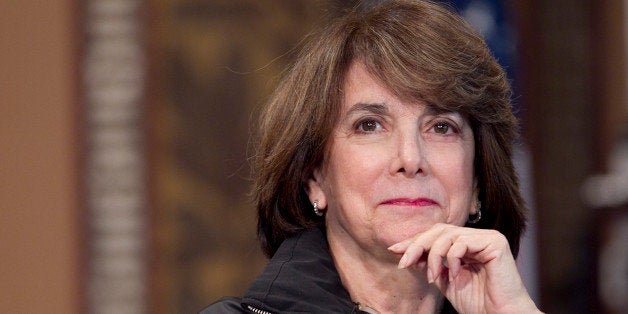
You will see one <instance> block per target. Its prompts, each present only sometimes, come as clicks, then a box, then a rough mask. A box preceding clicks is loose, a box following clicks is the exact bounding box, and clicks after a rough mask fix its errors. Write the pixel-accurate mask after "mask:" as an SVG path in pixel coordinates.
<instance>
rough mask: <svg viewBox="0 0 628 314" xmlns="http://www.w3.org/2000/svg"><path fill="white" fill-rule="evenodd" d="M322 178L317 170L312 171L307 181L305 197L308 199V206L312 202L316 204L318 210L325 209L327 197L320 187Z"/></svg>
mask: <svg viewBox="0 0 628 314" xmlns="http://www.w3.org/2000/svg"><path fill="white" fill-rule="evenodd" d="M322 182H323V181H322V176H321V173H320V171H319V170H318V169H314V172H313V174H312V177H311V178H310V179H308V180H307V195H308V197H309V198H310V204H313V203H314V201H316V202H318V208H320V209H324V208H327V195H325V191H324V190H323V186H322Z"/></svg>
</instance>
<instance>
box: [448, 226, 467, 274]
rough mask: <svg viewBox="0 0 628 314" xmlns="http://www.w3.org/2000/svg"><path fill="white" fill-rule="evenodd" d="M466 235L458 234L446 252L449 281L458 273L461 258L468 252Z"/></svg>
mask: <svg viewBox="0 0 628 314" xmlns="http://www.w3.org/2000/svg"><path fill="white" fill-rule="evenodd" d="M465 239H466V237H464V236H460V237H458V238H457V239H456V241H455V242H454V244H452V245H451V247H450V248H449V251H448V252H447V264H448V267H449V281H450V282H451V281H453V280H455V279H456V277H457V276H458V274H459V273H460V267H461V265H462V259H463V257H464V256H465V255H466V254H467V252H468V246H467V242H466V241H465Z"/></svg>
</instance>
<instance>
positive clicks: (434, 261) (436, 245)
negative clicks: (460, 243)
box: [427, 229, 455, 280]
mask: <svg viewBox="0 0 628 314" xmlns="http://www.w3.org/2000/svg"><path fill="white" fill-rule="evenodd" d="M454 241H455V235H454V234H451V232H447V230H446V229H445V230H443V231H442V233H441V234H440V235H439V236H438V237H437V238H436V240H434V242H433V243H432V246H431V247H430V248H429V250H430V251H429V254H428V256H427V268H428V270H429V271H430V272H431V274H433V275H434V277H433V278H428V280H429V279H432V280H436V279H438V278H439V277H440V276H441V275H442V273H443V271H447V270H445V267H444V265H443V261H444V260H445V258H446V256H447V252H448V251H449V248H450V247H451V245H452V244H453V242H454ZM447 262H448V261H447ZM428 277H429V276H428Z"/></svg>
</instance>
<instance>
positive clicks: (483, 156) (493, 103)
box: [253, 0, 525, 256]
mask: <svg viewBox="0 0 628 314" xmlns="http://www.w3.org/2000/svg"><path fill="white" fill-rule="evenodd" d="M354 60H359V61H360V62H363V63H364V65H365V66H366V68H367V69H368V71H369V72H370V74H371V75H373V77H375V78H376V79H378V80H379V81H381V82H382V83H383V84H384V85H385V86H386V87H387V88H388V89H389V90H390V91H391V92H393V93H394V94H395V95H396V96H397V97H399V98H401V99H404V100H414V101H418V100H422V101H425V102H427V103H428V104H429V105H430V106H434V107H437V108H439V109H443V110H447V111H456V112H460V113H461V114H463V115H466V116H467V117H468V118H469V120H470V123H471V126H472V129H473V134H474V139H475V143H476V145H475V147H476V148H475V149H476V152H475V156H476V157H475V162H474V167H475V169H474V172H475V175H476V178H477V180H478V186H479V188H480V193H479V200H480V201H481V202H482V220H481V221H480V222H479V223H477V224H475V225H473V226H474V227H477V228H491V229H496V230H498V231H500V232H501V233H503V234H504V235H505V236H506V238H507V239H508V242H509V244H510V248H511V250H512V252H513V254H514V255H515V256H516V255H517V252H518V249H519V238H520V236H521V234H522V232H523V230H524V227H525V218H524V212H525V207H524V204H523V200H522V197H521V195H520V191H519V187H518V182H517V181H518V180H517V177H516V175H515V172H514V167H513V163H512V160H511V156H512V144H513V141H514V140H515V138H516V136H517V134H518V126H517V121H516V119H515V117H514V116H513V114H512V108H511V101H510V97H511V92H510V85H509V83H508V80H507V78H506V75H505V73H504V71H503V69H502V68H501V67H500V66H499V65H498V63H497V62H496V61H495V59H494V58H493V56H492V55H491V54H490V52H489V51H488V48H487V47H486V44H485V43H484V41H483V39H482V38H481V37H480V35H478V34H477V33H476V32H475V31H473V30H472V29H471V27H470V26H469V25H468V24H467V23H466V22H464V21H463V20H462V19H461V18H460V17H459V16H458V15H457V14H455V13H452V12H450V11H449V10H448V9H447V8H444V7H441V6H439V5H437V4H434V3H431V2H427V1H410V0H393V1H385V2H384V3H382V4H379V5H376V6H371V7H369V8H364V7H356V8H355V9H354V10H353V11H351V12H349V13H348V14H346V15H344V16H342V17H340V18H338V19H337V20H336V21H334V22H332V23H330V24H329V25H328V26H327V27H325V28H324V29H322V30H321V31H320V32H319V33H318V34H317V35H315V36H312V37H311V38H310V39H309V41H307V42H306V44H305V45H304V46H303V47H302V50H301V52H300V54H299V55H298V57H297V59H296V61H295V63H294V64H293V65H292V67H291V68H289V69H288V71H287V72H286V73H285V76H284V78H283V80H282V81H281V83H280V84H279V86H278V88H277V89H276V91H275V93H274V94H273V96H272V97H271V99H270V101H269V102H268V103H267V106H266V107H265V108H264V111H263V113H262V115H261V120H260V126H259V136H260V137H259V139H257V140H258V141H259V142H258V147H257V154H256V156H255V158H254V160H253V162H254V165H253V166H254V167H253V168H254V175H255V183H254V190H253V195H254V197H255V201H256V204H257V209H258V215H259V221H258V236H259V239H260V242H261V245H262V248H263V251H264V253H265V254H266V255H267V256H272V255H273V254H274V253H275V251H276V250H277V248H278V247H279V245H280V244H281V243H282V242H283V240H285V239H286V238H288V237H290V236H292V235H294V234H295V233H296V232H298V231H299V230H302V229H305V228H311V227H314V226H322V225H323V224H324V220H323V219H322V218H319V217H317V216H316V215H315V214H314V213H313V211H312V205H311V204H310V201H309V198H308V196H307V193H306V187H307V180H308V179H309V178H311V176H312V173H313V170H314V169H316V168H317V167H319V166H321V165H322V164H323V162H324V160H325V155H326V152H327V146H328V142H329V139H330V136H331V133H332V130H333V128H334V126H335V124H336V120H337V117H338V114H339V110H340V105H341V99H342V94H341V89H342V84H343V81H344V76H345V74H346V72H347V68H348V66H349V65H350V63H351V62H352V61H354Z"/></svg>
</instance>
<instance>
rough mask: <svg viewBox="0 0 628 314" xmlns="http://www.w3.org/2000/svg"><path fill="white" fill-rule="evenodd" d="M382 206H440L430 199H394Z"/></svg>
mask: <svg viewBox="0 0 628 314" xmlns="http://www.w3.org/2000/svg"><path fill="white" fill-rule="evenodd" d="M381 204H382V205H396V206H419V207H421V206H434V205H438V202H436V201H434V200H433V199H429V198H422V197H420V198H414V199H411V198H393V199H389V200H385V201H383V202H382V203H381Z"/></svg>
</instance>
